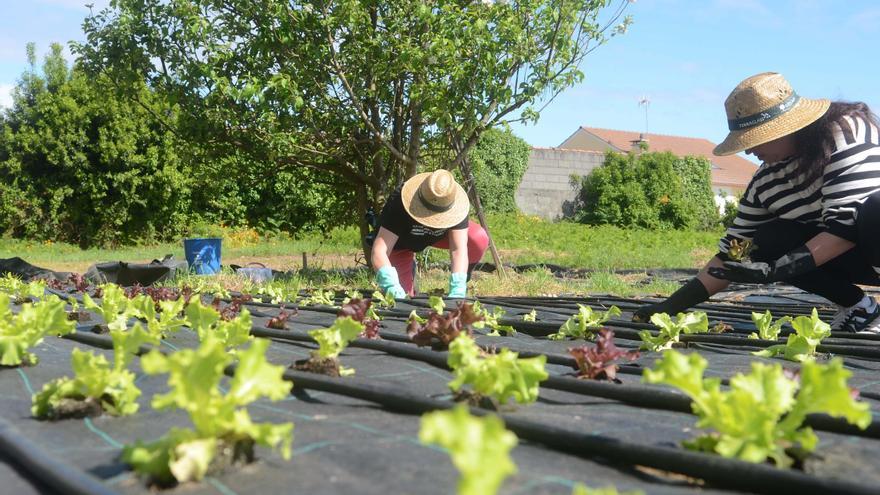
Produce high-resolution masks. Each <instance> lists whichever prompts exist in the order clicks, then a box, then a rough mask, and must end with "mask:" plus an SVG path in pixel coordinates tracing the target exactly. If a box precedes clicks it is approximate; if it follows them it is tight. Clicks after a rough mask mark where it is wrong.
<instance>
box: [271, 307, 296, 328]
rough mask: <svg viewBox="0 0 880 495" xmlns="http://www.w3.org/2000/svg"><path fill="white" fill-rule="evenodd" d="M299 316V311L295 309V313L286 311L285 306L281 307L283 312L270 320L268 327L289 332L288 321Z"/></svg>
mask: <svg viewBox="0 0 880 495" xmlns="http://www.w3.org/2000/svg"><path fill="white" fill-rule="evenodd" d="M297 314H299V311H297V310H296V309H295V308H294V310H293V311H284V306H281V311H279V312H278V315H277V316H273V317H272V318H269V321H268V322H267V323H266V326H267V327H269V328H274V329H275V330H287V320H289V319H291V318H293V317H294V316H296V315H297Z"/></svg>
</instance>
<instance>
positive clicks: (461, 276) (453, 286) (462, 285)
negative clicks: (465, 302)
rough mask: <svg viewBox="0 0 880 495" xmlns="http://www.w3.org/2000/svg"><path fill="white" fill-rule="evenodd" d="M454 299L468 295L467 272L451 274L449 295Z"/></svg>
mask: <svg viewBox="0 0 880 495" xmlns="http://www.w3.org/2000/svg"><path fill="white" fill-rule="evenodd" d="M447 297H449V298H452V299H464V298H465V297H467V273H464V272H462V273H453V274H452V275H450V276H449V295H448V296H447Z"/></svg>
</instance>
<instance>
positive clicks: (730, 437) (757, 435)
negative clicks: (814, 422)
mask: <svg viewBox="0 0 880 495" xmlns="http://www.w3.org/2000/svg"><path fill="white" fill-rule="evenodd" d="M706 364H707V362H706V360H705V359H704V358H703V357H701V356H700V355H699V354H689V355H685V354H681V353H679V352H676V351H669V352H666V353H664V354H663V357H662V358H661V359H659V360H658V361H657V363H656V365H655V367H654V369H648V370H645V372H644V375H643V380H644V381H645V382H647V383H664V384H666V385H671V386H673V387H676V388H678V389H680V390H681V391H682V392H684V393H685V394H686V395H687V396H688V397H690V398H691V400H692V401H693V403H692V405H691V406H692V408H693V411H694V414H696V415H697V416H699V418H700V419H699V420H698V421H697V425H696V426H697V427H698V428H707V429H712V430H714V431H713V432H712V433H709V434H707V435H703V436H701V437H698V438H697V439H695V440H693V441H689V442H686V443H685V446H686V447H688V448H691V449H696V450H702V451H708V452H715V453H717V454H720V455H722V456H724V457H735V458H738V459H742V460H744V461H748V462H765V461H766V460H767V459H768V458H769V459H772V460H773V461H774V462H775V463H776V465H777V466H780V467H788V466H790V465H791V464H792V459H791V458H790V457H789V456H788V454H787V453H786V448H787V447H790V446H793V445H797V446H799V447H800V448H801V449H803V450H804V451H806V452H812V451H813V450H815V448H816V445H817V444H818V437H817V436H816V434H815V433H813V430H812V429H810V428H809V427H804V426H803V422H804V419H805V418H806V417H807V415H808V414H812V413H826V414H829V415H831V416H835V417H843V418H845V419H846V420H847V421H848V422H849V423H852V424H855V425H856V426H858V427H859V428H861V429H865V428H867V427H868V425H869V424H870V423H871V411H870V408H869V407H868V404H865V403H862V402H858V401H856V400H855V399H854V398H853V394H852V393H851V390H850V388H849V386H847V379H848V378H849V377H850V376H851V375H852V373H850V372H849V371H847V370H845V369H844V368H843V361H842V360H840V359H839V358H835V359H833V360H832V361H831V362H829V363H828V364H827V365H821V364H816V363H815V362H812V361H806V362H804V363H803V365H802V367H801V372H800V380H799V381H797V380H794V379H791V378H788V377H786V376H785V373H784V371H783V369H782V366H780V365H778V364H773V365H767V364H763V363H752V370H751V373H750V374H748V375H744V374H742V373H738V374H736V375H734V376H733V378H731V379H730V387H729V390H722V389H721V380H720V379H719V378H703V373H704V372H705V370H706Z"/></svg>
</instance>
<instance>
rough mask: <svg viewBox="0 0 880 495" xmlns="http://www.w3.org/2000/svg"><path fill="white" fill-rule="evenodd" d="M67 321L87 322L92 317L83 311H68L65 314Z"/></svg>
mask: <svg viewBox="0 0 880 495" xmlns="http://www.w3.org/2000/svg"><path fill="white" fill-rule="evenodd" d="M67 319H68V320H71V321H89V320H91V319H92V315H90V314H89V313H87V312H85V311H70V312H68V313H67Z"/></svg>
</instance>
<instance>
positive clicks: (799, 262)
mask: <svg viewBox="0 0 880 495" xmlns="http://www.w3.org/2000/svg"><path fill="white" fill-rule="evenodd" d="M815 269H816V262H815V261H814V260H813V254H812V253H810V250H809V248H807V246H806V245H803V246H799V247H797V248H795V249H793V250H791V251H789V252H788V253H787V254H786V255H784V256H782V257H781V258H779V259H777V260H776V261H772V262H770V263H764V262H760V261H758V262H750V263H740V262H737V261H725V262H724V268H718V267H712V268H709V275H712V276H713V277H715V278H720V279H724V280H730V281H731V282H744V283H749V284H767V283H770V282H778V281H780V280H789V279H792V278H794V277H797V276H798V275H802V274H804V273H807V272H809V271H812V270H815Z"/></svg>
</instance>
